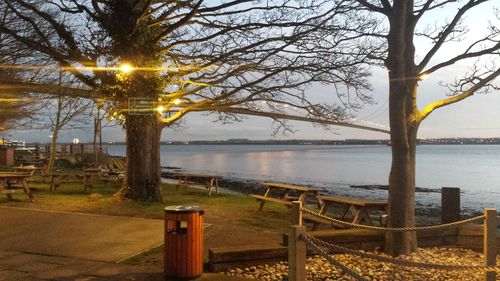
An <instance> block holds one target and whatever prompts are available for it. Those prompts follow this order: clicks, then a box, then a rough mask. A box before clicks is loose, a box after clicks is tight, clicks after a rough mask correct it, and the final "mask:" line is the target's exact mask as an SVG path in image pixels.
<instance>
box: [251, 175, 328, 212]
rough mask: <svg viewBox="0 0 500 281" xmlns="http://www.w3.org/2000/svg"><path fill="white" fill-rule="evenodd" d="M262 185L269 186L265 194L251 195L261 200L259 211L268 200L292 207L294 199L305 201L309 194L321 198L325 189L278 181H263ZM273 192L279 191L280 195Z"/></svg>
mask: <svg viewBox="0 0 500 281" xmlns="http://www.w3.org/2000/svg"><path fill="white" fill-rule="evenodd" d="M262 185H263V186H265V187H266V188H267V190H266V192H265V193H264V195H255V194H252V195H251V196H252V197H253V198H255V199H257V201H259V202H260V206H259V211H261V210H262V208H264V205H265V204H266V203H267V202H273V203H279V204H282V205H285V206H287V207H290V206H291V205H292V201H301V202H302V203H305V200H306V197H307V196H308V195H313V196H314V198H316V199H317V200H319V195H320V192H321V191H323V189H317V188H309V187H307V186H298V185H291V184H285V183H277V182H263V183H262ZM290 192H294V193H296V195H295V196H293V195H292V196H290ZM273 193H279V196H278V197H273ZM319 204H320V203H319V201H318V205H319Z"/></svg>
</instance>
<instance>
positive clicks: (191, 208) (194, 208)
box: [165, 205, 204, 215]
mask: <svg viewBox="0 0 500 281" xmlns="http://www.w3.org/2000/svg"><path fill="white" fill-rule="evenodd" d="M165 212H166V213H182V214H186V213H201V214H202V215H203V214H204V211H203V208H202V207H200V206H198V205H175V206H168V207H165Z"/></svg>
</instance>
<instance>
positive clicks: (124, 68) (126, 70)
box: [119, 63, 134, 73]
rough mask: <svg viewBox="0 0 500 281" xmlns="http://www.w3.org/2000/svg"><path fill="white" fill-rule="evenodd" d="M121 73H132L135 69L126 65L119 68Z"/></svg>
mask: <svg viewBox="0 0 500 281" xmlns="http://www.w3.org/2000/svg"><path fill="white" fill-rule="evenodd" d="M119 69H120V71H121V72H123V73H130V72H132V71H133V70H134V67H133V66H132V65H130V64H128V63H124V64H122V65H120V67H119Z"/></svg>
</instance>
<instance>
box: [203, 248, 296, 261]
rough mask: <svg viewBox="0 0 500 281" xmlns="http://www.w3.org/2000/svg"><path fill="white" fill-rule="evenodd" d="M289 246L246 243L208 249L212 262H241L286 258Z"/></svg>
mask: <svg viewBox="0 0 500 281" xmlns="http://www.w3.org/2000/svg"><path fill="white" fill-rule="evenodd" d="M287 249H288V248H287V247H284V246H279V245H244V246H234V247H219V248H211V249H209V250H208V256H209V260H210V263H214V264H215V263H224V262H241V261H252V260H261V259H277V258H279V259H283V260H284V259H286V257H287Z"/></svg>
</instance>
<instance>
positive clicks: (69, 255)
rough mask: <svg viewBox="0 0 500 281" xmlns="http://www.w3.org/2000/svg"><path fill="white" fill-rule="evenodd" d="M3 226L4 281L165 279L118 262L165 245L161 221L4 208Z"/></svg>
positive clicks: (213, 279)
mask: <svg viewBox="0 0 500 281" xmlns="http://www.w3.org/2000/svg"><path fill="white" fill-rule="evenodd" d="M0 222H1V223H2V224H1V227H0V281H23V280H26V281H32V280H81V281H84V280H85V281H87V280H99V281H101V280H109V281H111V280H140V281H155V280H164V279H163V268H158V267H154V266H135V265H127V264H119V263H116V262H117V261H119V260H122V259H124V258H127V257H130V256H132V255H135V254H137V253H140V252H142V251H144V250H147V249H150V248H151V247H154V246H157V245H159V244H161V243H162V242H163V221H162V220H147V219H138V218H129V217H115V216H100V215H87V214H78V213H64V212H49V211H38V210H29V209H21V208H9V207H0ZM196 280H197V281H217V280H220V281H243V280H247V279H243V278H238V277H229V276H222V275H219V274H203V275H202V276H201V277H200V278H199V279H196Z"/></svg>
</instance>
